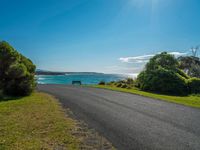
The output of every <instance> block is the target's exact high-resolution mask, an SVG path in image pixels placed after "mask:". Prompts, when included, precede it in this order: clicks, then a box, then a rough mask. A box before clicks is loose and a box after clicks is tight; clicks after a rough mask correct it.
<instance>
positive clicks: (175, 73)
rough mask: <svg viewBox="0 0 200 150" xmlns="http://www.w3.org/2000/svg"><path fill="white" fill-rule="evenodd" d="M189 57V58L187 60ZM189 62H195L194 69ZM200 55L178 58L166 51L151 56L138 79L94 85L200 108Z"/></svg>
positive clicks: (192, 64)
mask: <svg viewBox="0 0 200 150" xmlns="http://www.w3.org/2000/svg"><path fill="white" fill-rule="evenodd" d="M188 60H189V61H188ZM188 66H193V68H195V69H191V68H190V67H188ZM199 74H200V59H199V58H198V57H194V56H191V57H190V56H187V57H186V58H184V57H181V58H178V59H177V58H175V57H174V56H173V55H170V54H167V53H166V52H163V53H161V54H158V55H156V56H154V57H153V58H151V59H150V61H149V62H148V63H147V64H146V66H145V69H144V70H143V71H142V72H141V73H140V74H139V75H138V77H137V78H136V79H132V78H128V79H126V80H121V81H113V82H109V83H105V82H103V81H101V82H100V83H99V85H97V86H95V87H100V88H106V89H111V90H117V91H122V92H129V93H133V94H138V95H142V96H147V97H151V98H156V99H161V100H166V101H170V102H175V103H179V104H184V105H188V106H193V107H199V108H200V96H199V95H200V78H198V77H199Z"/></svg>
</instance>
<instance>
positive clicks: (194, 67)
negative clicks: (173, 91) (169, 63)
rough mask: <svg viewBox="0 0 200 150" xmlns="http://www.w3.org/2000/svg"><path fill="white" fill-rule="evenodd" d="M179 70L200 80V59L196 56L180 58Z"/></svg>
mask: <svg viewBox="0 0 200 150" xmlns="http://www.w3.org/2000/svg"><path fill="white" fill-rule="evenodd" d="M178 61H179V68H180V69H182V70H184V72H185V73H186V74H188V75H189V76H191V77H197V78H200V59H199V58H198V57H194V56H186V57H179V58H178Z"/></svg>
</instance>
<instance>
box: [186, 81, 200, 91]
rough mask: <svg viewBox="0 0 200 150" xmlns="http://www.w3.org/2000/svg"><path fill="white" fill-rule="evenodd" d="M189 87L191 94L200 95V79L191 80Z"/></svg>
mask: <svg viewBox="0 0 200 150" xmlns="http://www.w3.org/2000/svg"><path fill="white" fill-rule="evenodd" d="M188 87H189V91H190V93H191V94H200V79H199V78H191V79H189V80H188Z"/></svg>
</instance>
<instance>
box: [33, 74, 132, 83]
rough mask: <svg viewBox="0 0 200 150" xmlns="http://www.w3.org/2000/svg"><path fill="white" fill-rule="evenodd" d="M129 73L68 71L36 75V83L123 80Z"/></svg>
mask: <svg viewBox="0 0 200 150" xmlns="http://www.w3.org/2000/svg"><path fill="white" fill-rule="evenodd" d="M128 77H133V76H131V75H121V74H101V73H69V74H65V75H37V76H36V79H37V82H38V84H72V81H81V83H82V84H90V85H91V84H98V83H99V82H100V81H104V82H110V81H118V80H123V79H126V78H128Z"/></svg>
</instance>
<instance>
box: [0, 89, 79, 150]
mask: <svg viewBox="0 0 200 150" xmlns="http://www.w3.org/2000/svg"><path fill="white" fill-rule="evenodd" d="M0 101H1V100H0ZM73 128H75V121H74V120H73V119H71V118H70V117H68V116H66V114H65V112H63V110H62V108H61V106H60V105H59V103H58V102H57V101H56V100H55V99H54V98H53V97H51V96H49V95H47V94H44V93H34V94H32V95H31V96H28V97H24V98H19V99H16V100H10V101H2V102H0V150H4V149H11V150H12V149H13V150H17V149H20V150H23V149H24V150H27V149H67V150H70V149H71V150H76V149H79V148H78V147H79V140H77V139H76V138H75V137H74V136H73V135H72V133H71V130H72V129H73Z"/></svg>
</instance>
